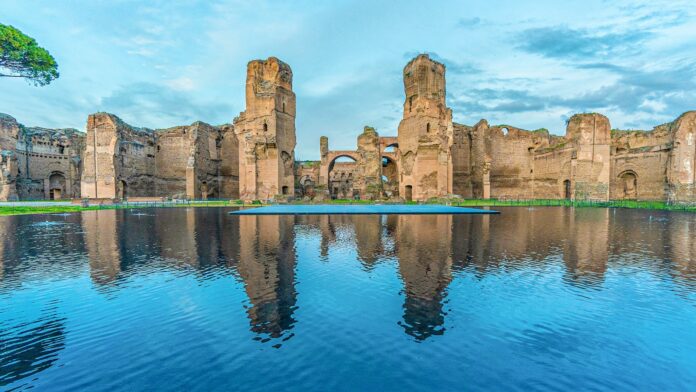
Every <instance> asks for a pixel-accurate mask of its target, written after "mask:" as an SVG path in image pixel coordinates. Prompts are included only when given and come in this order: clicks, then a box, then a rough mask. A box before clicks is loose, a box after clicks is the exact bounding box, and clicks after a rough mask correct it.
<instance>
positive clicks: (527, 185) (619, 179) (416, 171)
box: [316, 55, 696, 202]
mask: <svg viewBox="0 0 696 392" xmlns="http://www.w3.org/2000/svg"><path fill="white" fill-rule="evenodd" d="M403 76H404V90H405V102H404V111H403V119H402V120H401V123H400V124H399V127H398V130H397V137H396V138H394V137H391V138H390V137H379V140H380V142H379V145H380V147H379V154H380V157H381V161H380V162H374V161H371V162H369V163H368V162H366V161H364V160H361V154H362V153H363V152H364V151H366V146H365V145H363V144H362V143H360V142H358V148H357V150H355V151H342V150H337V151H331V150H329V148H328V144H329V143H328V139H326V138H322V140H321V157H322V158H321V162H320V164H321V168H322V171H321V173H320V175H319V177H318V178H317V179H316V181H318V183H319V184H326V186H327V189H329V191H328V193H329V194H330V195H331V196H332V197H341V196H344V195H352V196H353V197H355V198H363V199H366V198H367V199H373V198H376V197H381V198H398V199H405V200H427V199H430V198H441V197H452V196H459V197H464V198H479V199H489V198H499V199H564V198H565V199H578V200H609V199H634V200H666V201H671V202H694V201H696V194H695V193H694V184H695V182H696V179H695V178H696V177H695V172H696V166H695V165H696V141H695V139H696V112H687V113H685V114H683V115H682V116H680V117H679V118H678V119H677V120H675V121H674V122H671V123H668V124H663V125H660V126H658V127H656V128H655V129H653V130H652V131H636V130H633V131H621V130H612V128H611V124H610V122H609V119H608V118H607V117H605V116H603V115H601V114H598V113H582V114H576V115H574V116H572V117H570V119H569V120H568V123H567V127H566V132H565V136H556V135H551V134H550V133H549V131H548V130H546V129H538V130H533V131H528V130H524V129H521V128H516V127H513V126H510V125H490V124H489V123H488V122H487V121H486V120H481V121H479V122H478V123H477V124H475V125H473V126H468V125H463V124H457V123H454V122H452V111H451V110H450V109H449V108H448V107H447V105H446V102H445V67H444V65H443V64H440V63H438V62H436V61H433V60H431V59H430V58H429V57H428V56H427V55H419V56H417V57H416V58H414V59H413V60H411V61H410V62H409V63H408V64H407V65H406V67H405V68H404V71H403ZM388 148H393V150H392V151H389V150H388ZM339 157H350V158H352V159H353V160H354V161H355V163H354V166H355V170H354V177H353V178H352V182H351V183H352V184H353V192H346V191H342V192H334V191H333V190H332V189H331V186H332V180H331V179H332V176H331V174H330V173H331V172H332V169H333V167H334V166H335V165H334V163H333V162H334V161H335V160H336V159H337V158H339ZM363 173H370V178H373V177H374V174H375V173H377V174H378V176H377V177H378V178H381V183H377V184H374V183H373V184H372V186H373V189H375V190H379V192H381V195H379V196H376V195H375V194H374V193H370V192H366V188H365V187H364V186H361V184H362V183H363V182H364V181H365V180H366V178H364V177H363V176H364V174H363ZM379 192H378V193H379Z"/></svg>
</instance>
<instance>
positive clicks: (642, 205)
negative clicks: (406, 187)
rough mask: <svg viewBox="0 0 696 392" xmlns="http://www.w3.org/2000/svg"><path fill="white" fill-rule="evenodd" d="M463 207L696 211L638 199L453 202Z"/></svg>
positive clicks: (695, 209)
mask: <svg viewBox="0 0 696 392" xmlns="http://www.w3.org/2000/svg"><path fill="white" fill-rule="evenodd" d="M452 205H457V206H462V207H483V206H490V207H496V206H497V207H577V208H591V207H595V208H637V209H648V210H665V211H696V205H694V204H669V203H666V202H663V201H637V200H610V201H592V200H545V199H535V200H493V199H491V200H462V201H458V202H454V203H452Z"/></svg>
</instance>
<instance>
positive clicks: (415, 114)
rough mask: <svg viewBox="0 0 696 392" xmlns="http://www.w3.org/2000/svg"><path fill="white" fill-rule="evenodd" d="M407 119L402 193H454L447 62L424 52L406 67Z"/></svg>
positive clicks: (402, 130)
mask: <svg viewBox="0 0 696 392" xmlns="http://www.w3.org/2000/svg"><path fill="white" fill-rule="evenodd" d="M403 76H404V90H405V92H406V100H405V101H404V110H403V119H402V120H401V122H400V123H399V129H398V144H399V167H400V170H401V174H402V175H401V183H400V185H399V188H400V189H399V193H400V194H401V195H403V197H405V198H406V199H417V200H424V199H428V198H430V197H441V196H447V195H448V194H450V193H452V183H453V181H452V180H453V179H452V159H451V155H450V148H451V146H452V142H453V131H454V127H453V123H452V110H451V109H450V108H448V107H447V105H446V103H445V95H446V94H445V66H444V65H443V64H441V63H438V62H437V61H434V60H431V59H430V57H429V56H428V55H427V54H422V55H419V56H417V57H416V58H414V59H413V60H411V61H410V62H409V63H408V64H406V67H404V70H403Z"/></svg>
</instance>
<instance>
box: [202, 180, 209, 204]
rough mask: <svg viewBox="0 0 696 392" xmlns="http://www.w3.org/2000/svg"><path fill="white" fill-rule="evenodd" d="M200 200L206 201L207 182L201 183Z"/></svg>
mask: <svg viewBox="0 0 696 392" xmlns="http://www.w3.org/2000/svg"><path fill="white" fill-rule="evenodd" d="M201 199H203V200H208V182H207V181H201Z"/></svg>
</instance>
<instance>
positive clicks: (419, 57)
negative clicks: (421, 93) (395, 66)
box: [404, 53, 447, 73]
mask: <svg viewBox="0 0 696 392" xmlns="http://www.w3.org/2000/svg"><path fill="white" fill-rule="evenodd" d="M422 60H427V61H428V62H431V63H434V64H436V65H439V66H441V67H442V68H443V70H444V69H447V66H446V65H445V64H443V63H441V62H439V61H437V60H433V59H431V58H430V54H429V53H420V54H418V55H417V56H416V57H414V58H412V59H411V60H410V61H409V62H408V63H406V65H405V66H404V73H405V72H406V69H408V68H409V67H411V66H413V64H414V63H416V62H418V61H422Z"/></svg>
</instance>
